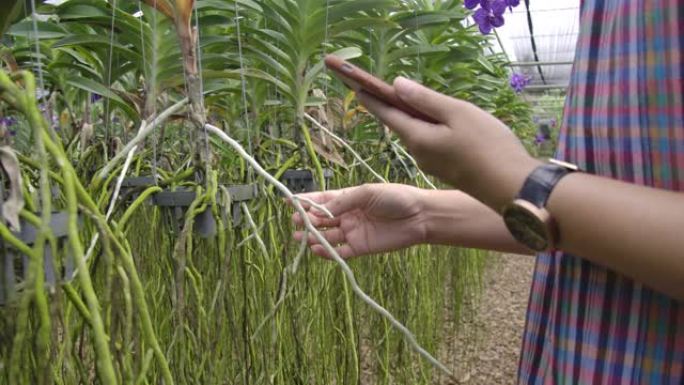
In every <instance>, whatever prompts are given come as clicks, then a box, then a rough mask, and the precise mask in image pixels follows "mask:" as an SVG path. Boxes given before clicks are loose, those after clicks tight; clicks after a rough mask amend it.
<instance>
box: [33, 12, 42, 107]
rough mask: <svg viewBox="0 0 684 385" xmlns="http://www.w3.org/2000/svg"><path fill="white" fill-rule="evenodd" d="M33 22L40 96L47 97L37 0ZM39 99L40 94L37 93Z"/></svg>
mask: <svg viewBox="0 0 684 385" xmlns="http://www.w3.org/2000/svg"><path fill="white" fill-rule="evenodd" d="M31 23H32V27H33V40H34V43H35V45H36V66H37V67H38V84H39V85H40V97H41V98H42V97H45V95H44V92H45V78H44V77H43V61H42V60H41V58H40V56H41V53H40V39H39V38H38V17H37V15H36V1H35V0H31ZM36 98H37V99H38V95H36Z"/></svg>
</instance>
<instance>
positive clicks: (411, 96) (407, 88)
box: [394, 76, 463, 123]
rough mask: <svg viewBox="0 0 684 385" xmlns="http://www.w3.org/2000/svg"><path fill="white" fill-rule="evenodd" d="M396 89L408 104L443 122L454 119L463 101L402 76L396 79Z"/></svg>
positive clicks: (398, 94)
mask: <svg viewBox="0 0 684 385" xmlns="http://www.w3.org/2000/svg"><path fill="white" fill-rule="evenodd" d="M394 90H395V91H396V93H397V96H399V98H401V100H403V101H404V102H405V103H406V104H408V105H410V106H411V107H413V108H415V109H416V110H418V111H421V112H423V113H424V114H426V115H428V116H431V117H433V118H434V119H436V120H437V121H439V122H442V123H448V122H449V121H451V120H453V117H454V111H458V110H459V108H460V107H459V105H460V104H462V103H463V102H460V101H458V100H456V99H454V98H451V97H449V96H447V95H444V94H441V93H439V92H437V91H435V90H432V89H430V88H427V87H425V86H423V85H422V84H420V83H416V82H414V81H413V80H409V79H406V78H404V77H401V76H400V77H398V78H396V79H395V80H394Z"/></svg>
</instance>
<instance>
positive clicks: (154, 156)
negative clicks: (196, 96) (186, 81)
mask: <svg viewBox="0 0 684 385" xmlns="http://www.w3.org/2000/svg"><path fill="white" fill-rule="evenodd" d="M140 23H141V24H140V28H141V31H142V19H140ZM143 47H144V44H143ZM183 74H185V71H183ZM150 76H151V77H152V79H150V80H149V84H150V94H151V95H150V98H151V100H152V112H151V114H152V116H157V0H154V9H153V10H152V65H151V66H150ZM186 90H187V87H186ZM186 95H187V93H186ZM157 145H158V137H157V127H155V128H154V131H152V178H153V179H154V183H155V184H157V183H158V181H157V179H158V178H157V176H158V172H157V156H158V154H157Z"/></svg>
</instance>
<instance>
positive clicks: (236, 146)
mask: <svg viewBox="0 0 684 385" xmlns="http://www.w3.org/2000/svg"><path fill="white" fill-rule="evenodd" d="M206 128H207V131H208V132H210V133H211V134H213V135H215V136H217V137H218V138H220V139H221V140H222V141H224V142H226V143H227V144H228V145H229V146H231V147H232V148H233V149H234V150H235V151H236V152H237V153H238V154H239V155H240V156H241V157H242V158H243V159H245V160H246V161H247V162H248V163H249V164H250V165H251V166H252V167H253V168H254V170H255V171H256V172H257V173H258V174H259V175H261V176H262V177H263V178H264V179H266V180H267V181H268V182H269V183H271V184H273V185H274V186H275V187H276V188H277V189H278V190H280V191H281V192H282V193H283V194H284V195H285V196H286V197H287V198H288V199H290V200H291V201H292V205H293V206H294V208H295V209H296V210H297V212H298V213H299V214H300V215H301V217H302V219H303V220H304V225H305V227H306V229H307V230H308V231H309V232H311V234H313V235H314V236H315V237H316V239H318V241H319V242H320V243H321V245H322V246H323V247H324V248H325V250H326V251H327V252H328V254H329V255H330V256H331V257H332V258H333V260H334V261H335V262H337V264H338V265H339V266H340V268H342V271H343V272H344V274H345V276H346V277H347V280H348V281H349V283H350V285H351V287H352V290H353V291H354V293H355V294H356V295H357V296H358V297H359V298H360V299H361V300H362V301H363V302H365V303H366V304H367V305H368V306H370V307H371V308H372V309H373V310H375V311H376V312H377V313H379V314H380V315H381V316H382V317H384V318H385V319H387V320H388V321H389V322H390V323H391V324H392V326H393V327H394V328H395V329H397V330H398V331H399V332H401V333H402V334H403V335H404V338H405V339H406V341H407V342H408V343H409V345H410V346H411V347H412V348H413V349H414V350H415V351H416V352H417V353H418V354H420V355H421V356H422V357H423V358H425V359H426V360H427V361H428V362H429V363H430V364H432V365H433V366H434V367H435V368H438V369H439V370H441V371H443V372H444V373H446V374H447V375H449V376H450V377H451V378H453V377H454V376H453V374H452V373H451V371H449V369H448V368H447V367H446V366H445V365H444V364H442V363H441V362H439V361H438V360H437V359H436V358H434V357H433V356H432V355H431V354H430V353H428V352H427V351H426V350H425V349H424V348H423V347H422V346H420V345H419V344H418V341H416V337H415V336H414V335H413V333H411V331H410V330H408V328H406V326H404V325H403V324H402V323H401V322H399V321H398V320H397V319H396V318H395V317H394V316H393V315H392V314H391V313H390V312H389V311H387V309H385V308H384V307H382V306H380V305H379V304H378V303H377V302H375V300H373V299H372V298H370V297H369V296H368V295H367V294H366V293H365V292H364V291H363V290H362V289H361V287H360V286H359V285H358V283H357V282H356V277H355V276H354V272H352V270H351V269H350V268H349V266H348V265H347V263H346V262H345V261H344V259H343V258H342V257H340V255H339V254H338V253H337V251H335V248H334V247H333V246H332V245H331V244H330V242H328V240H327V239H325V237H324V236H323V234H321V233H320V232H319V231H318V229H316V227H315V226H314V225H313V224H312V223H311V221H310V220H309V216H308V215H307V213H306V210H305V209H304V207H303V206H302V204H301V202H300V200H299V199H296V197H295V195H294V194H292V192H291V191H290V190H289V189H288V188H287V187H285V185H283V184H282V183H281V182H280V181H278V180H277V179H275V178H274V177H273V176H272V175H271V174H269V173H268V172H266V170H264V168H263V167H261V165H260V164H259V163H258V162H257V161H256V160H255V159H254V158H252V157H251V156H250V155H249V154H248V153H247V151H245V149H244V148H243V147H242V145H240V143H238V142H237V141H236V140H234V139H233V138H231V137H230V136H228V135H227V134H226V133H225V132H223V131H222V130H221V129H219V128H218V127H215V126H213V125H211V124H207V125H206Z"/></svg>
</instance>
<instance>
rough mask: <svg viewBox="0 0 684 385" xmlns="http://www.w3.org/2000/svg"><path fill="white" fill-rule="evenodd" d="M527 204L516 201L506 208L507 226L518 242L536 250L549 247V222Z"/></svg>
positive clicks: (505, 219)
mask: <svg viewBox="0 0 684 385" xmlns="http://www.w3.org/2000/svg"><path fill="white" fill-rule="evenodd" d="M525 203H528V202H525ZM525 206H527V205H525ZM525 206H523V205H520V204H519V203H518V202H517V201H516V202H514V203H513V204H512V205H510V206H509V207H507V208H506V210H505V212H504V221H505V222H506V227H508V230H509V231H510V232H511V234H512V235H513V237H514V238H515V239H516V240H517V241H518V242H520V243H522V244H523V245H525V246H527V247H529V248H530V249H532V250H535V251H544V250H547V249H549V248H550V239H549V238H550V237H549V230H548V225H547V223H546V222H545V221H544V220H543V218H541V217H540V216H539V215H538V214H537V213H535V212H532V211H531V210H530V209H529V208H528V207H525ZM535 209H536V207H535Z"/></svg>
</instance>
